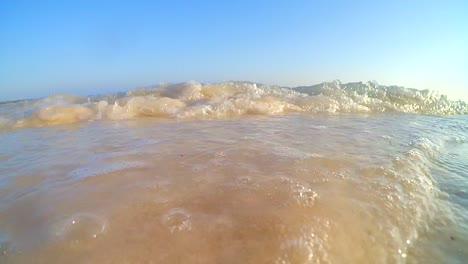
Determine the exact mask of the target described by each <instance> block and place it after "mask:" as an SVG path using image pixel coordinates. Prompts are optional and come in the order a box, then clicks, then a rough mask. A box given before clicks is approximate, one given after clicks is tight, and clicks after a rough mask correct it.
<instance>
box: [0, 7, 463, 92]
mask: <svg viewBox="0 0 468 264" xmlns="http://www.w3.org/2000/svg"><path fill="white" fill-rule="evenodd" d="M467 14H468V1H431V0H427V1H417V0H414V1H409V0H408V1H399V0H396V1H385V2H384V1H330V0H329V1H326V0H323V1H312V0H309V1H293V0H290V1H252V0H251V1H241V0H239V1H222V0H219V1H177V0H172V1H20V0H18V1H1V2H0V100H13V99H19V98H31V97H41V96H46V95H49V94H53V93H73V94H81V95H86V94H96V93H105V92H109V91H118V90H126V89H129V88H134V87H138V86H146V85H152V84H157V83H160V82H180V81H186V80H198V81H202V82H216V81H226V80H248V81H254V82H261V83H267V84H279V85H287V86H295V85H308V84H315V83H319V82H323V81H331V80H334V79H340V80H341V81H343V82H348V81H367V80H377V81H378V82H379V83H381V84H397V85H403V86H406V87H414V88H418V89H435V90H439V91H441V92H442V93H445V94H448V95H449V96H450V97H451V98H453V99H458V98H463V99H465V100H468V85H467V83H468V15H467Z"/></svg>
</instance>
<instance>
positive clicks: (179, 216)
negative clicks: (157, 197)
mask: <svg viewBox="0 0 468 264" xmlns="http://www.w3.org/2000/svg"><path fill="white" fill-rule="evenodd" d="M161 223H162V224H163V225H164V226H166V227H167V228H168V229H169V231H171V233H175V232H182V231H190V230H191V229H192V220H191V215H190V214H189V213H188V212H187V211H186V210H184V209H181V208H174V209H171V210H169V212H167V213H166V214H164V215H163V216H162V217H161Z"/></svg>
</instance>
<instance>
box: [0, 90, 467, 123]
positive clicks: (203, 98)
mask: <svg viewBox="0 0 468 264" xmlns="http://www.w3.org/2000/svg"><path fill="white" fill-rule="evenodd" d="M380 112H403V113H419V114H435V115H454V114H467V113H468V105H467V104H466V103H464V102H461V101H450V100H448V99H447V97H446V96H444V95H441V94H439V93H437V92H433V91H429V90H424V91H419V90H415V89H408V88H404V87H399V86H382V85H379V84H377V83H376V82H368V83H348V84H341V83H340V82H339V81H335V82H331V83H322V84H320V85H315V86H309V87H296V88H286V87H279V86H269V85H262V84H256V83H248V82H229V83H215V84H201V83H197V82H188V83H182V84H175V85H159V86H156V87H153V88H142V89H135V90H131V91H128V92H127V93H126V94H124V93H121V94H110V95H105V96H91V97H88V98H81V97H78V96H73V95H54V96H50V97H47V98H43V99H40V100H28V101H19V102H15V103H7V104H3V105H0V114H1V118H0V129H3V130H10V129H18V128H25V127H36V126H47V125H58V124H70V123H78V122H85V121H96V120H102V119H110V120H121V119H133V118H138V117H148V116H152V117H164V118H172V119H206V118H228V117H235V116H243V115H276V114H286V113H309V114H316V113H380Z"/></svg>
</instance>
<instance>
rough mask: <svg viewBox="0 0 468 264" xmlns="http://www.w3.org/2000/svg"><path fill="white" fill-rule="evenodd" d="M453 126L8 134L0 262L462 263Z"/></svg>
mask: <svg viewBox="0 0 468 264" xmlns="http://www.w3.org/2000/svg"><path fill="white" fill-rule="evenodd" d="M467 128H468V122H467V120H466V118H465V117H431V116H419V115H406V114H379V115H362V114H323V115H315V116H310V115H279V116H250V117H242V118H235V119H216V120H192V121H190V120H184V121H178V120H167V119H157V118H136V119H132V120H124V121H101V122H92V123H79V124H72V125H61V126H48V127H39V128H31V129H23V130H15V131H10V132H8V133H4V134H1V135H0V140H1V146H2V148H1V150H0V173H1V175H2V177H1V178H0V243H1V249H2V252H0V263H464V261H465V260H466V259H467V256H468V251H467V248H468V241H467V237H468V236H467V235H468V228H467V223H468V222H467V219H468V217H467V216H468V214H467V210H466V208H467V207H466V206H467V197H468V196H467V192H466V190H467V186H468V185H467V172H468V166H467V163H464V160H465V159H464V157H466V154H467V153H468V152H467V151H466V144H467V142H468V141H467V134H466V133H467ZM451 162H452V163H451ZM450 170H452V172H450Z"/></svg>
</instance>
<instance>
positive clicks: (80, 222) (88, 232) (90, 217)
mask: <svg viewBox="0 0 468 264" xmlns="http://www.w3.org/2000/svg"><path fill="white" fill-rule="evenodd" d="M106 229H107V220H106V219H104V218H102V217H100V216H98V215H95V214H92V213H77V214H74V215H72V216H71V217H69V218H68V219H66V220H65V221H62V222H60V223H59V224H58V225H57V227H56V228H55V230H54V231H55V236H56V238H58V239H65V240H74V241H83V240H87V239H93V238H97V237H98V236H100V235H102V234H104V233H105V232H106Z"/></svg>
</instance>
